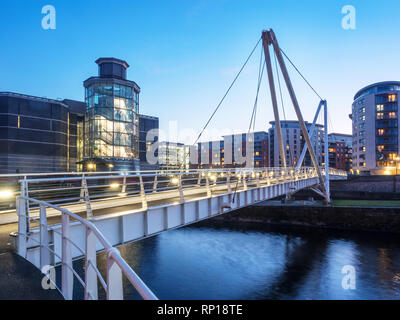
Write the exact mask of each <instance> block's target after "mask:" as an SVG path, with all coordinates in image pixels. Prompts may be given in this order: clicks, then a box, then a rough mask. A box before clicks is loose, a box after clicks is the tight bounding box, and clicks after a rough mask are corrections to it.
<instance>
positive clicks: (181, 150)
mask: <svg viewBox="0 0 400 320" xmlns="http://www.w3.org/2000/svg"><path fill="white" fill-rule="evenodd" d="M189 150H190V147H189V146H186V145H184V144H183V143H175V142H165V141H164V142H160V143H159V145H158V164H159V167H160V169H161V170H181V169H184V170H187V169H190V151H189Z"/></svg>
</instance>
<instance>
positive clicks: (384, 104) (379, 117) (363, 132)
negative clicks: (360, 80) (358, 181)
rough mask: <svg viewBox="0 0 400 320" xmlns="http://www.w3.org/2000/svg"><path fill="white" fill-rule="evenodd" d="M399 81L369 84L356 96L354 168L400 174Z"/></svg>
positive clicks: (376, 172) (369, 171) (374, 173)
mask: <svg viewBox="0 0 400 320" xmlns="http://www.w3.org/2000/svg"><path fill="white" fill-rule="evenodd" d="M399 91H400V82H399V81H387V82H379V83H375V84H372V85H369V86H367V87H365V88H363V89H361V90H360V91H358V92H357V94H356V95H355V97H354V102H353V106H352V114H351V115H350V118H351V119H352V122H353V170H354V171H355V172H356V173H369V174H372V175H380V174H396V171H397V167H398V165H399V163H398V162H399V160H400V159H399V115H398V111H399Z"/></svg>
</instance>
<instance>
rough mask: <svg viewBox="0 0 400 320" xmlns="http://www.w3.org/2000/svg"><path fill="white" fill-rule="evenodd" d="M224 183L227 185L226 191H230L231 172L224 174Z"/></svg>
mask: <svg viewBox="0 0 400 320" xmlns="http://www.w3.org/2000/svg"><path fill="white" fill-rule="evenodd" d="M226 185H227V186H228V193H232V187H231V172H230V171H229V172H228V173H227V176H226Z"/></svg>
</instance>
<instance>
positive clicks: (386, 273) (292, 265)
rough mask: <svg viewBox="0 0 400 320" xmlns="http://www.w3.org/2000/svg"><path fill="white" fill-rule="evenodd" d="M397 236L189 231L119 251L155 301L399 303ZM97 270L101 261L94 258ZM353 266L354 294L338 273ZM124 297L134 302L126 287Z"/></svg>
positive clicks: (287, 230)
mask: <svg viewBox="0 0 400 320" xmlns="http://www.w3.org/2000/svg"><path fill="white" fill-rule="evenodd" d="M397 243H398V236H395V235H391V236H389V235H381V234H368V233H364V234H357V233H354V232H341V233H340V232H328V231H316V230H313V231H311V230H303V229H298V228H296V229H293V228H282V227H262V228H254V227H251V228H249V227H236V226H233V225H230V226H229V227H228V228H227V227H224V228H218V227H215V226H212V227H211V226H202V227H188V228H184V229H179V230H174V231H168V232H166V233H163V234H161V235H159V236H157V237H154V238H150V239H147V240H144V241H140V242H138V243H134V244H129V245H125V246H123V247H121V248H120V250H121V254H122V256H123V257H124V258H125V259H126V260H127V261H128V263H129V264H130V265H131V266H132V267H133V268H134V270H135V271H136V272H137V273H138V274H139V275H140V276H141V277H142V279H143V280H144V281H145V282H146V284H148V286H149V287H150V288H151V289H152V290H153V291H154V292H155V294H156V295H157V296H158V297H159V298H161V299H399V298H400V295H399V285H400V249H399V248H398V246H397ZM99 263H100V265H101V268H102V272H104V271H105V259H104V255H103V254H101V255H100V256H99ZM346 265H352V266H354V267H355V268H356V271H357V278H356V286H357V289H356V290H344V289H343V288H342V279H343V277H344V274H342V268H343V267H344V266H346ZM124 290H125V294H126V296H127V297H129V298H130V299H139V296H138V295H137V294H136V293H135V292H134V289H133V288H132V287H131V286H130V285H129V284H128V283H125V284H124Z"/></svg>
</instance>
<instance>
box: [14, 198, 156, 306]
mask: <svg viewBox="0 0 400 320" xmlns="http://www.w3.org/2000/svg"><path fill="white" fill-rule="evenodd" d="M29 202H31V203H35V204H36V205H38V206H39V208H40V217H39V220H37V219H34V218H32V217H29V214H28V211H29V209H28V207H27V204H28V203H29ZM47 208H52V209H54V210H57V211H59V212H60V213H61V216H62V217H61V223H62V229H61V230H62V231H61V233H60V234H59V236H60V237H61V241H62V250H61V256H60V255H59V254H58V253H57V252H56V251H55V250H53V249H54V246H53V245H52V243H51V241H50V239H49V228H51V226H49V225H48V223H47V214H46V209H47ZM17 214H18V217H19V222H18V223H19V226H18V229H19V232H18V240H17V241H18V243H17V250H18V254H19V255H20V256H22V257H24V258H26V259H27V243H28V239H29V240H30V241H35V239H34V238H33V237H30V234H29V231H28V228H27V223H29V221H33V222H36V223H37V224H38V226H39V229H40V241H38V242H37V246H39V250H40V254H39V257H40V258H39V260H40V261H39V263H38V264H39V265H40V269H41V270H43V268H44V267H46V266H54V267H55V265H56V262H55V261H56V260H59V261H60V262H61V263H60V264H61V288H59V286H57V283H56V281H55V279H52V278H51V277H48V280H49V281H50V282H51V283H52V284H53V285H54V286H55V287H56V288H57V289H58V290H59V291H60V292H61V294H62V295H63V297H64V298H65V299H67V300H71V299H73V291H74V278H75V279H77V280H78V282H79V283H80V284H81V285H82V287H83V289H84V299H86V300H97V299H98V292H99V290H98V282H100V284H101V285H102V287H103V289H104V290H105V292H106V298H107V299H109V300H121V299H123V298H124V293H123V275H124V276H125V277H126V278H127V279H128V281H129V282H130V283H131V284H132V285H133V286H134V287H135V289H136V290H137V292H138V293H139V294H140V296H141V297H142V298H143V299H145V300H157V297H156V296H155V295H154V293H153V292H152V291H151V290H150V289H149V288H148V287H147V286H146V284H145V283H144V282H143V281H142V279H141V278H140V277H139V276H138V275H137V274H136V273H135V272H134V271H133V269H132V268H131V267H130V266H129V265H128V264H127V262H126V261H125V260H124V259H123V258H122V257H121V255H120V252H119V250H118V249H117V248H114V247H113V246H112V245H111V244H110V243H109V241H108V240H107V239H106V238H105V237H104V235H103V234H102V233H101V232H100V230H99V229H98V228H97V227H96V226H95V225H94V224H93V223H91V222H90V221H88V220H86V219H83V218H81V217H80V216H78V215H76V214H74V213H72V212H70V211H68V210H66V209H63V208H60V207H57V206H55V205H52V204H50V203H47V202H44V201H39V200H36V199H32V198H27V197H23V196H19V197H18V198H17ZM71 220H74V221H76V222H78V223H80V224H81V225H82V226H83V227H84V229H85V232H86V245H85V249H84V250H82V249H81V248H80V247H79V246H78V245H76V244H75V243H74V241H73V239H72V236H71V233H70V222H71ZM24 230H26V231H24ZM53 232H55V230H53ZM72 246H74V247H75V249H77V250H79V251H80V252H81V254H82V257H83V258H84V262H85V263H84V274H85V275H84V279H83V278H82V277H81V276H80V275H79V274H78V272H77V270H75V269H74V266H73V259H72V254H71V249H72ZM99 246H101V248H102V249H103V250H105V252H106V276H105V279H104V277H103V275H102V274H101V273H100V271H99V269H98V267H97V259H96V252H97V251H99V250H101V249H99Z"/></svg>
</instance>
